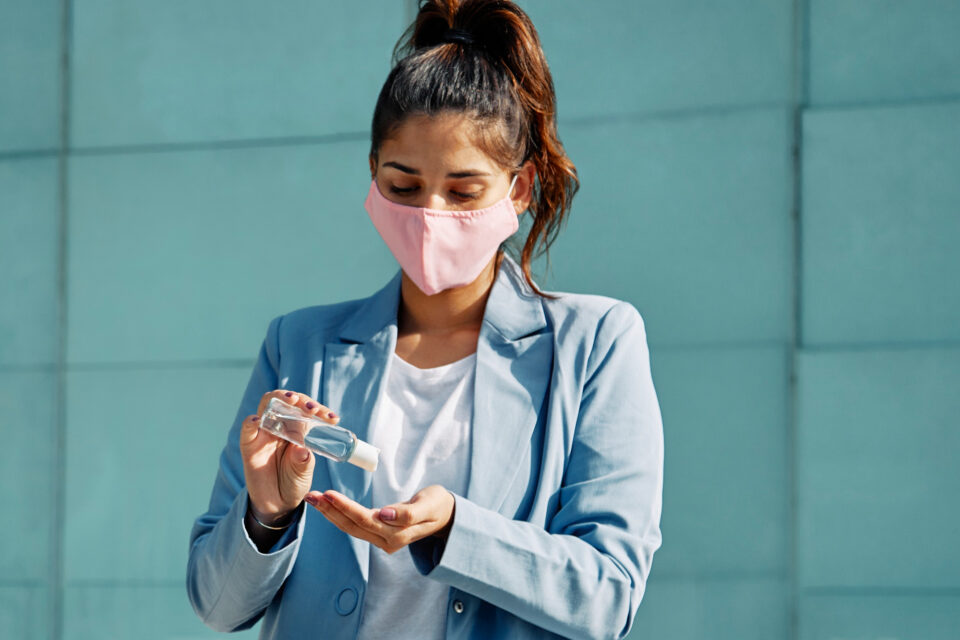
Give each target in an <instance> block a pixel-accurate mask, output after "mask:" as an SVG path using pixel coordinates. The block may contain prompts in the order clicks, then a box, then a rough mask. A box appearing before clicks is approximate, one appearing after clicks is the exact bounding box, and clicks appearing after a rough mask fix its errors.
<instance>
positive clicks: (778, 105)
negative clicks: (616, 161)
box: [559, 101, 789, 129]
mask: <svg viewBox="0 0 960 640" xmlns="http://www.w3.org/2000/svg"><path fill="white" fill-rule="evenodd" d="M785 106H789V103H787V104H785V103H784V102H779V101H771V102H749V103H741V104H730V105H698V106H691V107H676V108H669V109H656V110H651V111H635V112H629V113H619V114H616V113H611V114H598V115H584V116H570V117H565V118H564V117H561V118H560V121H559V122H560V125H561V126H562V127H563V128H565V129H569V128H575V129H585V128H590V127H595V126H603V125H608V124H627V123H640V122H646V121H656V120H683V119H685V118H694V117H703V116H728V115H737V114H741V113H749V112H752V111H771V110H777V109H783V108H784V107H785Z"/></svg>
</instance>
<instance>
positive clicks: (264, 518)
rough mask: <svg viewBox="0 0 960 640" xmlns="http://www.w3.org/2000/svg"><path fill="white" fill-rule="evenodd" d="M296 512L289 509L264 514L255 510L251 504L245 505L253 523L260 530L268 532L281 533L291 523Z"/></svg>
mask: <svg viewBox="0 0 960 640" xmlns="http://www.w3.org/2000/svg"><path fill="white" fill-rule="evenodd" d="M296 511H297V510H296V509H291V510H289V511H281V512H279V513H273V514H265V513H261V512H259V511H258V510H257V509H255V508H254V506H253V504H252V503H251V504H248V505H247V512H248V513H249V514H250V517H251V519H253V521H254V523H256V524H257V525H258V526H259V527H261V528H262V529H267V530H270V531H282V530H284V529H286V528H287V527H289V526H290V525H291V524H292V523H293V520H294V516H295V515H296Z"/></svg>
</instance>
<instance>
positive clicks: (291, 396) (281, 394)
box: [257, 389, 300, 415]
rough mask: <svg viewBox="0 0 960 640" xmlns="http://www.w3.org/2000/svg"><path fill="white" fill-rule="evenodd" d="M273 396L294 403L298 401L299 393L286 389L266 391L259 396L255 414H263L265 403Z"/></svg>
mask: <svg viewBox="0 0 960 640" xmlns="http://www.w3.org/2000/svg"><path fill="white" fill-rule="evenodd" d="M273 398H279V399H280V400H283V401H284V402H286V403H287V404H292V405H296V404H297V403H298V402H299V401H300V394H299V393H297V392H295V391H288V390H287V389H274V390H273V391H268V392H266V393H265V394H263V395H262V396H261V397H260V404H258V405H257V414H258V415H263V410H264V409H266V408H267V403H268V402H270V400H271V399H273Z"/></svg>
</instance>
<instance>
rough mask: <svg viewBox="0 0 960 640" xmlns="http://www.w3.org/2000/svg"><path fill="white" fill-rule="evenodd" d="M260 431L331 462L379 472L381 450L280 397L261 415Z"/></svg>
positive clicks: (269, 403) (269, 404)
mask: <svg viewBox="0 0 960 640" xmlns="http://www.w3.org/2000/svg"><path fill="white" fill-rule="evenodd" d="M260 428H261V429H266V430H267V432H269V433H271V434H273V435H275V436H277V437H280V438H283V439H284V440H286V441H287V442H292V443H294V444H298V445H300V446H301V447H306V448H307V449H309V450H310V451H313V452H314V453H316V454H319V455H321V456H324V457H326V458H330V459H331V460H336V461H337V462H349V463H350V464H355V465H357V466H358V467H360V468H361V469H366V470H367V471H376V469H377V462H378V461H379V459H380V449H377V448H376V447H375V446H373V445H372V444H370V443H367V442H364V441H363V440H361V439H359V438H358V437H357V436H355V435H354V434H353V432H352V431H350V430H348V429H344V428H343V427H338V426H336V425H333V424H328V423H326V422H324V421H322V420H320V419H319V418H317V417H316V416H313V415H310V414H309V413H306V412H304V411H302V410H301V409H300V408H299V407H295V406H293V405H290V404H287V403H286V402H284V401H283V400H281V399H280V398H270V402H268V403H267V408H266V409H265V410H264V412H263V415H262V416H260Z"/></svg>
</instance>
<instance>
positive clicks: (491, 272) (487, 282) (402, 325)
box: [397, 256, 500, 335]
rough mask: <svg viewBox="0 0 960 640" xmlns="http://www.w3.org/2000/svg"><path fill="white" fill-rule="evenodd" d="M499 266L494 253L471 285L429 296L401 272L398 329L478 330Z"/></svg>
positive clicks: (436, 332)
mask: <svg viewBox="0 0 960 640" xmlns="http://www.w3.org/2000/svg"><path fill="white" fill-rule="evenodd" d="M499 266H500V257H499V256H494V258H493V259H492V260H490V262H489V264H487V266H486V267H484V269H483V271H482V272H481V273H480V275H479V276H477V278H476V279H475V280H474V281H473V282H471V283H470V284H468V285H465V286H462V287H457V288H455V289H447V290H446V291H441V292H440V293H437V294H435V295H432V296H428V295H427V294H425V293H424V292H423V291H421V290H420V289H419V288H418V287H417V285H415V284H414V283H413V281H412V280H410V278H408V277H407V274H406V273H404V274H403V276H402V281H401V285H400V297H401V300H400V309H399V310H398V315H397V323H398V326H397V330H398V331H399V333H400V334H401V335H403V334H408V333H432V334H443V333H447V332H451V331H462V330H465V329H479V328H480V325H481V324H482V323H483V312H484V309H485V308H486V305H487V298H488V297H489V296H490V290H491V289H492V288H493V283H494V281H495V280H496V276H497V270H498V268H499Z"/></svg>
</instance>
